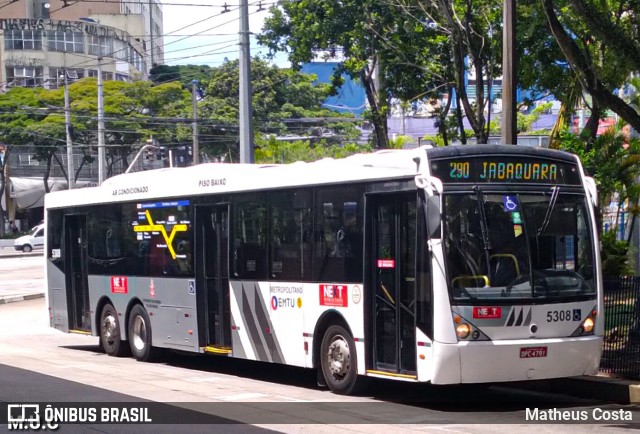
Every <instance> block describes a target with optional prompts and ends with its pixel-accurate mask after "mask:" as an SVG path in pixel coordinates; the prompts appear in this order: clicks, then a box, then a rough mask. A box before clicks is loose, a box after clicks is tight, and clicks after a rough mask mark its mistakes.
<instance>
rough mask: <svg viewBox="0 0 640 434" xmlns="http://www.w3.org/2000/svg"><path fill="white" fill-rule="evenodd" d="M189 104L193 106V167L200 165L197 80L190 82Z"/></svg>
mask: <svg viewBox="0 0 640 434" xmlns="http://www.w3.org/2000/svg"><path fill="white" fill-rule="evenodd" d="M191 103H192V104H193V124H192V128H193V150H192V152H193V165H196V164H200V148H199V146H198V80H192V81H191Z"/></svg>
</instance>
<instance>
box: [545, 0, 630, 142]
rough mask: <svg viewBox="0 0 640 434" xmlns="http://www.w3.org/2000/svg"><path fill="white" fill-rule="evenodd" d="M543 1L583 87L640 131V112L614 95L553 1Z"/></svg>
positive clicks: (553, 29) (559, 42) (604, 106)
mask: <svg viewBox="0 0 640 434" xmlns="http://www.w3.org/2000/svg"><path fill="white" fill-rule="evenodd" d="M541 1H542V6H543V9H544V13H545V16H546V17H547V26H548V27H549V30H550V31H551V34H552V35H553V36H554V38H555V40H556V42H557V43H558V45H559V46H560V49H561V50H562V53H563V54H564V56H565V58H566V59H567V61H568V62H569V63H570V64H571V68H572V69H573V71H575V74H576V75H577V77H578V79H579V80H580V83H581V84H582V87H583V89H584V90H585V91H586V92H587V93H589V94H590V95H591V96H592V98H593V99H594V101H596V102H597V103H598V104H599V105H600V106H602V107H603V108H608V109H610V110H612V111H614V112H615V113H616V114H617V115H618V116H620V117H621V118H623V119H624V120H625V121H627V122H628V123H629V124H630V125H631V126H632V127H633V128H635V129H636V130H637V131H640V114H638V112H636V111H635V109H634V108H633V107H631V106H630V105H629V104H627V103H625V102H624V101H623V100H622V99H620V98H619V97H618V96H616V95H614V94H613V92H611V89H609V88H608V87H607V86H605V85H604V84H603V83H602V81H601V80H600V79H599V78H598V76H597V74H596V72H595V68H592V65H591V63H590V62H589V60H588V59H587V58H586V57H585V56H584V54H583V52H582V51H581V50H580V47H578V45H577V44H576V42H575V41H574V40H573V37H572V36H571V35H569V34H568V33H567V31H566V30H565V28H564V26H563V25H562V23H560V21H559V20H558V17H557V16H556V12H555V9H554V4H553V1H552V0H541Z"/></svg>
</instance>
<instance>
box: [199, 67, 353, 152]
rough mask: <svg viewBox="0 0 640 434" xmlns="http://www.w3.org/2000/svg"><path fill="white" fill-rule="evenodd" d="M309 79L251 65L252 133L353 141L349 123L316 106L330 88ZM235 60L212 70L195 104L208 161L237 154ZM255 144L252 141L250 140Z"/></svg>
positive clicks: (345, 117) (312, 77)
mask: <svg viewBox="0 0 640 434" xmlns="http://www.w3.org/2000/svg"><path fill="white" fill-rule="evenodd" d="M315 80H316V77H315V75H311V74H302V73H300V72H296V71H293V70H291V69H282V68H278V67H276V66H274V65H269V64H268V63H267V62H266V61H265V60H261V59H259V58H254V59H253V60H252V62H251V81H252V83H251V85H252V109H253V121H254V127H255V130H256V131H257V132H258V134H266V135H272V134H276V135H295V136H301V137H308V138H309V140H312V141H318V140H321V139H323V138H325V139H326V140H328V141H329V142H332V141H343V140H345V139H351V138H354V137H356V136H357V134H358V132H357V129H356V126H355V122H354V121H355V119H354V118H353V117H352V116H351V115H349V114H342V115H341V114H339V113H336V112H333V111H331V110H328V109H325V108H323V107H322V103H323V102H324V100H325V99H326V98H327V96H328V95H329V93H330V90H331V87H330V86H329V85H326V84H317V83H316V82H315ZM238 94H239V70H238V61H237V60H235V61H231V62H225V63H224V64H223V65H221V66H219V67H217V68H213V69H212V74H211V77H210V80H209V86H208V87H207V89H206V96H205V97H204V98H203V99H202V100H201V101H200V102H199V103H198V111H199V113H198V117H199V119H202V122H201V124H200V125H201V126H200V134H201V136H202V140H201V143H202V148H203V149H205V150H206V151H208V152H209V153H210V154H212V155H214V156H220V155H230V156H231V159H232V160H233V159H235V158H236V155H237V153H238V148H237V140H238V124H237V122H238V121H237V120H238V115H239V101H238ZM256 144H257V145H258V146H259V144H258V140H256Z"/></svg>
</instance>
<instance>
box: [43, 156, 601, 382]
mask: <svg viewBox="0 0 640 434" xmlns="http://www.w3.org/2000/svg"><path fill="white" fill-rule="evenodd" d="M596 197H597V196H596V188H595V183H594V182H593V179H591V178H589V177H586V176H585V174H584V171H583V168H582V166H581V163H580V161H579V159H578V158H577V157H576V156H575V155H572V154H569V153H564V152H561V151H555V150H550V149H543V148H531V147H522V146H500V145H474V146H451V147H441V148H432V147H420V148H416V149H410V150H383V151H378V152H374V153H370V154H357V155H353V156H349V157H346V158H343V159H329V158H327V159H322V160H319V161H316V162H312V163H305V162H296V163H293V164H282V165H278V164H224V163H207V164H200V165H196V166H192V167H187V168H164V169H157V170H150V171H144V172H138V173H131V174H123V175H119V176H114V177H112V178H110V179H108V180H106V181H105V182H104V183H103V184H102V185H101V186H98V187H92V188H83V189H77V190H68V191H59V192H54V193H50V194H47V195H46V199H45V211H46V212H45V221H46V228H47V230H46V234H47V235H46V238H47V239H46V245H45V257H46V279H47V286H48V290H47V297H48V300H47V303H48V307H49V312H50V325H51V327H54V328H55V329H58V330H61V331H63V332H69V333H81V334H87V335H91V336H97V337H99V342H100V346H101V347H102V348H103V349H104V351H105V352H106V353H107V354H108V355H111V356H121V355H124V354H132V355H133V357H135V358H136V359H137V360H140V361H148V360H150V359H152V358H155V357H157V356H158V352H159V351H162V350H161V349H169V350H176V351H180V352H193V353H209V354H214V355H218V356H222V357H235V358H240V359H248V360H254V361H263V362H271V363H280V364H285V365H293V366H299V367H306V368H311V369H315V370H316V371H317V373H318V381H319V383H320V384H324V385H326V386H328V388H329V389H330V390H331V391H333V392H335V393H339V394H349V393H354V392H355V391H356V390H357V389H358V388H359V387H360V385H361V384H362V382H363V381H366V380H367V377H378V378H387V379H394V380H400V381H407V382H430V383H433V384H460V383H493V382H505V381H520V380H535V379H543V378H557V377H570V376H579V375H590V374H595V373H596V372H597V370H598V365H599V360H600V354H601V344H602V336H603V327H604V319H603V298H602V276H601V269H600V259H599V251H598V246H599V243H598V237H597V230H596V219H595V213H594V207H595V206H596V205H597V200H596Z"/></svg>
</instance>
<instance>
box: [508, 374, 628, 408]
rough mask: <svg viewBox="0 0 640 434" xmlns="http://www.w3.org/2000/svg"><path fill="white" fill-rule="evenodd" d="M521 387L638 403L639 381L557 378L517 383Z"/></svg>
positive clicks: (600, 377) (617, 401)
mask: <svg viewBox="0 0 640 434" xmlns="http://www.w3.org/2000/svg"><path fill="white" fill-rule="evenodd" d="M518 386H519V387H522V388H523V389H530V390H537V391H543V392H551V393H558V394H562V395H571V396H575V397H578V398H587V399H593V398H596V399H602V400H604V401H610V402H615V403H619V404H638V403H640V382H637V381H631V380H624V379H621V378H611V377H604V376H582V377H573V378H557V379H552V380H539V381H532V382H526V383H518Z"/></svg>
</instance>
